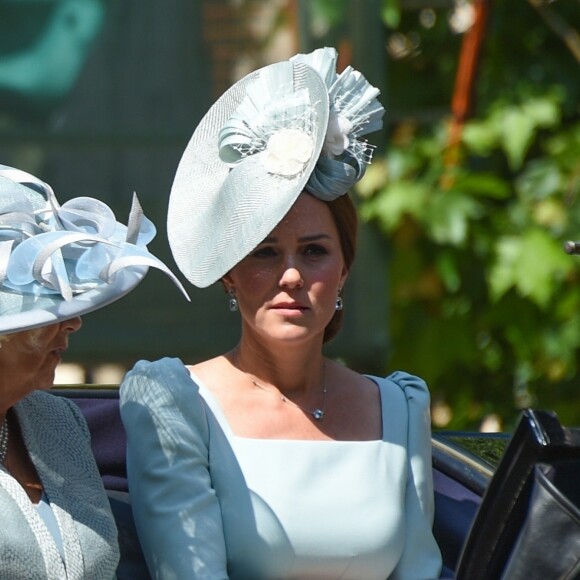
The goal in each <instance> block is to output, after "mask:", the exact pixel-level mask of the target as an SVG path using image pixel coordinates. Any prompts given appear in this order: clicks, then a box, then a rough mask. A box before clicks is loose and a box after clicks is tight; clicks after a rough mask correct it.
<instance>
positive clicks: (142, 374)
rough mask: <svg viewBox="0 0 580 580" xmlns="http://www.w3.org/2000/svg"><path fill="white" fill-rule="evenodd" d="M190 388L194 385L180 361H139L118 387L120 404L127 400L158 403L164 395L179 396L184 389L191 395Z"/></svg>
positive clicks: (175, 359)
mask: <svg viewBox="0 0 580 580" xmlns="http://www.w3.org/2000/svg"><path fill="white" fill-rule="evenodd" d="M192 387H195V384H194V383H193V382H192V380H191V375H190V374H189V371H188V370H187V368H186V367H185V365H184V364H183V362H182V361H181V360H180V359H178V358H162V359H159V360H156V361H147V360H140V361H138V362H137V363H136V364H135V366H134V367H133V368H132V369H131V370H130V371H129V372H127V374H126V375H125V378H124V379H123V382H122V383H121V387H120V398H121V403H123V402H126V401H127V400H139V401H146V400H150V401H159V400H160V399H162V398H163V396H164V394H165V395H167V396H172V397H176V396H179V393H180V392H181V391H183V390H184V389H185V388H187V391H188V392H189V393H191V389H192Z"/></svg>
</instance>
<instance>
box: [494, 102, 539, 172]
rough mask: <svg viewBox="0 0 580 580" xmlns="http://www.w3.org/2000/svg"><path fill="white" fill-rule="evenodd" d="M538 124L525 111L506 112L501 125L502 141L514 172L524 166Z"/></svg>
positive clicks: (512, 109) (515, 109) (513, 109)
mask: <svg viewBox="0 0 580 580" xmlns="http://www.w3.org/2000/svg"><path fill="white" fill-rule="evenodd" d="M535 127H536V124H535V123H534V120H533V119H532V118H531V117H529V116H528V115H527V114H526V112H525V111H524V110H520V109H517V108H511V109H509V110H507V111H505V114H504V115H503V118H502V123H501V141H502V146H503V149H504V151H505V153H506V155H507V158H508V163H509V165H510V167H511V169H512V170H517V169H519V168H520V167H521V166H522V163H523V160H524V157H525V155H526V153H527V151H528V148H529V147H530V145H531V143H532V141H533V139H534V132H535Z"/></svg>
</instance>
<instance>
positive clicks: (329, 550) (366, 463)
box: [121, 359, 441, 580]
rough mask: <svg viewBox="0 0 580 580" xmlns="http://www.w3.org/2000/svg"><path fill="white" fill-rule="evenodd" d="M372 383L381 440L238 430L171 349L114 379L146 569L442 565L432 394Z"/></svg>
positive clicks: (324, 575)
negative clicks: (282, 436) (118, 382)
mask: <svg viewBox="0 0 580 580" xmlns="http://www.w3.org/2000/svg"><path fill="white" fill-rule="evenodd" d="M371 378H372V379H373V380H374V381H375V382H376V383H377V384H378V385H379V388H380V394H381V402H382V418H383V437H382V440H380V441H363V442H360V441H311V440H308V441H304V440H277V439H276V440H272V439H251V438H244V437H238V436H236V435H235V434H234V433H233V432H232V430H231V428H230V426H229V425H228V422H227V419H226V418H225V416H224V414H223V412H222V410H221V408H220V406H219V404H218V402H217V400H216V399H215V398H214V397H213V395H212V393H211V392H210V391H209V389H207V388H206V387H205V386H204V385H203V384H202V383H201V382H200V381H199V380H198V379H197V378H195V377H193V376H192V374H190V372H189V371H188V369H186V368H185V367H184V365H183V363H182V362H181V361H179V360H178V359H162V360H160V361H157V362H155V363H149V362H145V361H141V362H139V363H137V365H136V366H135V368H134V369H133V370H132V371H131V372H129V373H128V375H127V377H126V378H125V380H124V382H123V385H122V387H121V414H122V418H123V422H124V424H125V429H126V431H127V436H128V459H127V462H128V470H129V485H130V491H131V498H132V504H133V511H134V514H135V521H136V525H137V529H138V532H139V536H140V539H141V543H142V546H143V551H144V553H145V556H146V558H147V562H148V565H149V568H150V570H151V571H152V575H153V577H155V578H164V579H176V580H186V579H187V580H189V579H197V578H204V579H210V580H220V579H223V578H232V579H247V580H260V579H276V580H283V579H284V580H285V579H309V580H310V579H312V580H315V579H331V578H332V579H334V578H340V579H343V580H346V579H352V580H371V579H383V580H384V579H385V578H399V579H403V580H414V579H417V580H418V579H420V580H426V579H429V578H437V577H438V576H439V571H440V568H441V557H440V552H439V549H438V547H437V544H436V542H435V540H434V538H433V534H432V531H431V527H432V519H433V488H432V475H431V444H430V419H429V393H428V391H427V388H426V386H425V383H424V382H423V381H422V380H421V379H418V378H416V377H413V376H411V375H408V374H406V373H400V372H399V373H394V374H393V375H391V376H390V377H388V378H386V379H382V378H376V377H371Z"/></svg>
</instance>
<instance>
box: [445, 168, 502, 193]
mask: <svg viewBox="0 0 580 580" xmlns="http://www.w3.org/2000/svg"><path fill="white" fill-rule="evenodd" d="M454 189H457V190H460V191H464V192H466V193H470V194H473V195H476V196H478V197H490V198H492V199H506V198H508V197H509V196H510V195H511V189H510V185H509V183H508V182H507V181H505V180H503V179H502V178H501V177H498V176H496V175H493V174H491V173H483V172H476V171H471V172H470V173H464V174H463V175H461V176H460V177H458V178H457V179H456V181H455V185H454Z"/></svg>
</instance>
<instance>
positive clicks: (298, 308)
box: [272, 302, 308, 315]
mask: <svg viewBox="0 0 580 580" xmlns="http://www.w3.org/2000/svg"><path fill="white" fill-rule="evenodd" d="M272 310H276V311H277V312H279V313H280V314H286V315H288V314H290V315H292V314H293V315H297V314H302V313H303V312H305V311H306V310H308V308H307V307H306V306H303V305H302V304H299V303H298V302H280V303H278V304H274V305H273V306H272Z"/></svg>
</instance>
